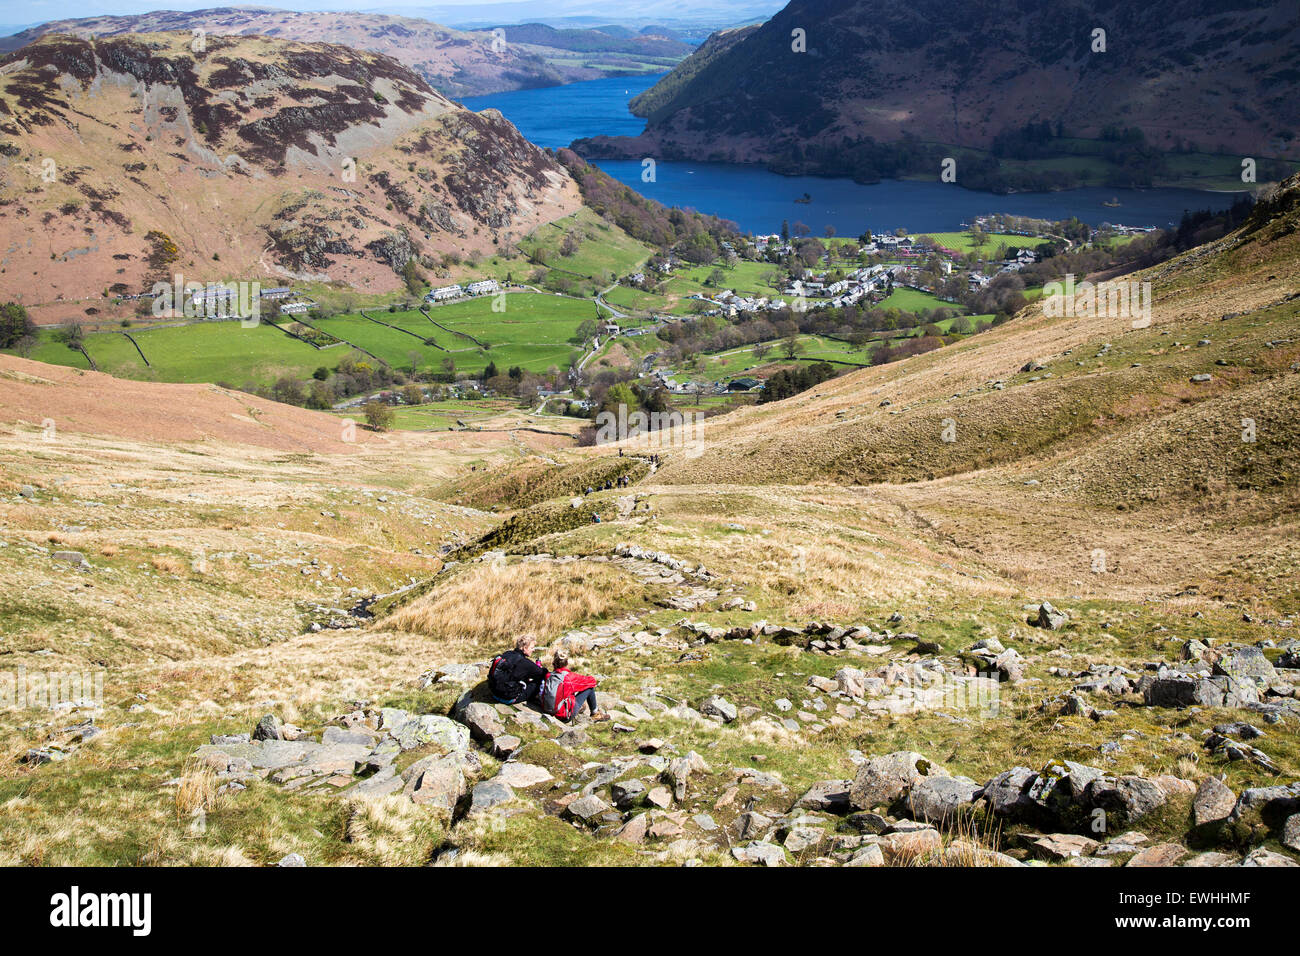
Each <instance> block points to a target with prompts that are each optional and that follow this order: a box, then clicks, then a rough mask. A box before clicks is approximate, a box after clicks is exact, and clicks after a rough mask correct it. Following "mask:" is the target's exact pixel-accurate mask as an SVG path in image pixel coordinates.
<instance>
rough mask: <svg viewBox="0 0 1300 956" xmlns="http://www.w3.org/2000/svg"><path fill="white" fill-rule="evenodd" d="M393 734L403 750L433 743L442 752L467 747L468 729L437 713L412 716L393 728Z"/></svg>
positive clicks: (455, 750) (465, 748)
mask: <svg viewBox="0 0 1300 956" xmlns="http://www.w3.org/2000/svg"><path fill="white" fill-rule="evenodd" d="M393 736H394V737H395V738H397V742H398V744H400V745H401V748H402V749H403V750H414V749H415V748H416V747H423V746H426V745H429V744H432V745H435V746H436V747H437V748H438V749H440V750H441V751H442V752H443V753H455V752H457V751H461V750H468V749H469V729H468V728H466V727H464V726H463V725H461V724H458V723H456V721H454V720H452V719H451V718H450V717H440V716H439V715H437V714H421V715H420V716H418V717H412V718H411V719H410V720H407V721H406V722H404V723H403V724H402V725H401V726H400V727H396V728H394V730H393Z"/></svg>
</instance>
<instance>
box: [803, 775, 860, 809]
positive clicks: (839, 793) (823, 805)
mask: <svg viewBox="0 0 1300 956" xmlns="http://www.w3.org/2000/svg"><path fill="white" fill-rule="evenodd" d="M852 787H853V781H852V780H819V781H818V782H817V783H814V784H813V785H812V786H811V787H809V788H808V792H807V793H805V794H804V795H803V796H802V797H800V798H799V799H798V800H796V801H795V803H794V808H793V809H795V810H820V811H823V812H827V813H848V812H849V811H850V810H851V809H853V805H852V804H851V803H850V802H849V791H850V790H851V789H852Z"/></svg>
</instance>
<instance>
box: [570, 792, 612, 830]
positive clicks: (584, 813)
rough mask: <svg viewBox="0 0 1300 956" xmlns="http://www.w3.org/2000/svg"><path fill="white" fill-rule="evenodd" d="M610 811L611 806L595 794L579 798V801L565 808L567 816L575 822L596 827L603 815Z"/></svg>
mask: <svg viewBox="0 0 1300 956" xmlns="http://www.w3.org/2000/svg"><path fill="white" fill-rule="evenodd" d="M609 809H610V806H609V804H608V803H606V802H605V801H604V800H602V799H600V797H598V796H596V795H595V794H594V793H590V794H588V795H587V796H585V797H579V798H578V799H577V800H574V801H573V802H572V803H571V804H569V805H568V806H567V807H565V809H564V812H565V815H567V816H568V817H570V818H571V819H573V820H577V821H579V822H581V823H585V824H588V825H594V824H596V823H597V822H598V821H599V820H600V818H601V816H602V815H603V814H605V813H607V812H608V811H609Z"/></svg>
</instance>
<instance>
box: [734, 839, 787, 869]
mask: <svg viewBox="0 0 1300 956" xmlns="http://www.w3.org/2000/svg"><path fill="white" fill-rule="evenodd" d="M731 855H732V856H734V857H735V858H736V859H737V860H739V861H740V862H741V863H753V864H762V865H763V866H784V865H785V851H784V850H783V849H781V848H780V847H779V846H777V845H776V844H775V843H765V842H763V841H761V840H755V841H754V842H753V843H747V844H746V845H745V846H735V847H732V848H731Z"/></svg>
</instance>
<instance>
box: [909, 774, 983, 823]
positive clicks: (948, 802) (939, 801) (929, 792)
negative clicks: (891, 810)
mask: <svg viewBox="0 0 1300 956" xmlns="http://www.w3.org/2000/svg"><path fill="white" fill-rule="evenodd" d="M981 790H982V788H981V787H980V786H979V784H977V783H976V782H975V781H974V780H971V779H970V778H969V777H948V776H929V777H922V778H921V779H920V780H918V781H917V782H916V783H915V784H913V786H912V789H911V791H910V792H909V793H908V795H907V801H906V802H907V806H908V809H909V811H910V814H911V817H912V819H913V820H924V821H926V822H927V823H942V822H943V821H945V820H953V819H955V818H956V817H957V816H958V814H960V813H962V812H963V811H965V810H969V809H970V808H971V806H972V805H973V804H974V803H975V801H976V799H978V797H979V795H980V792H981Z"/></svg>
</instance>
